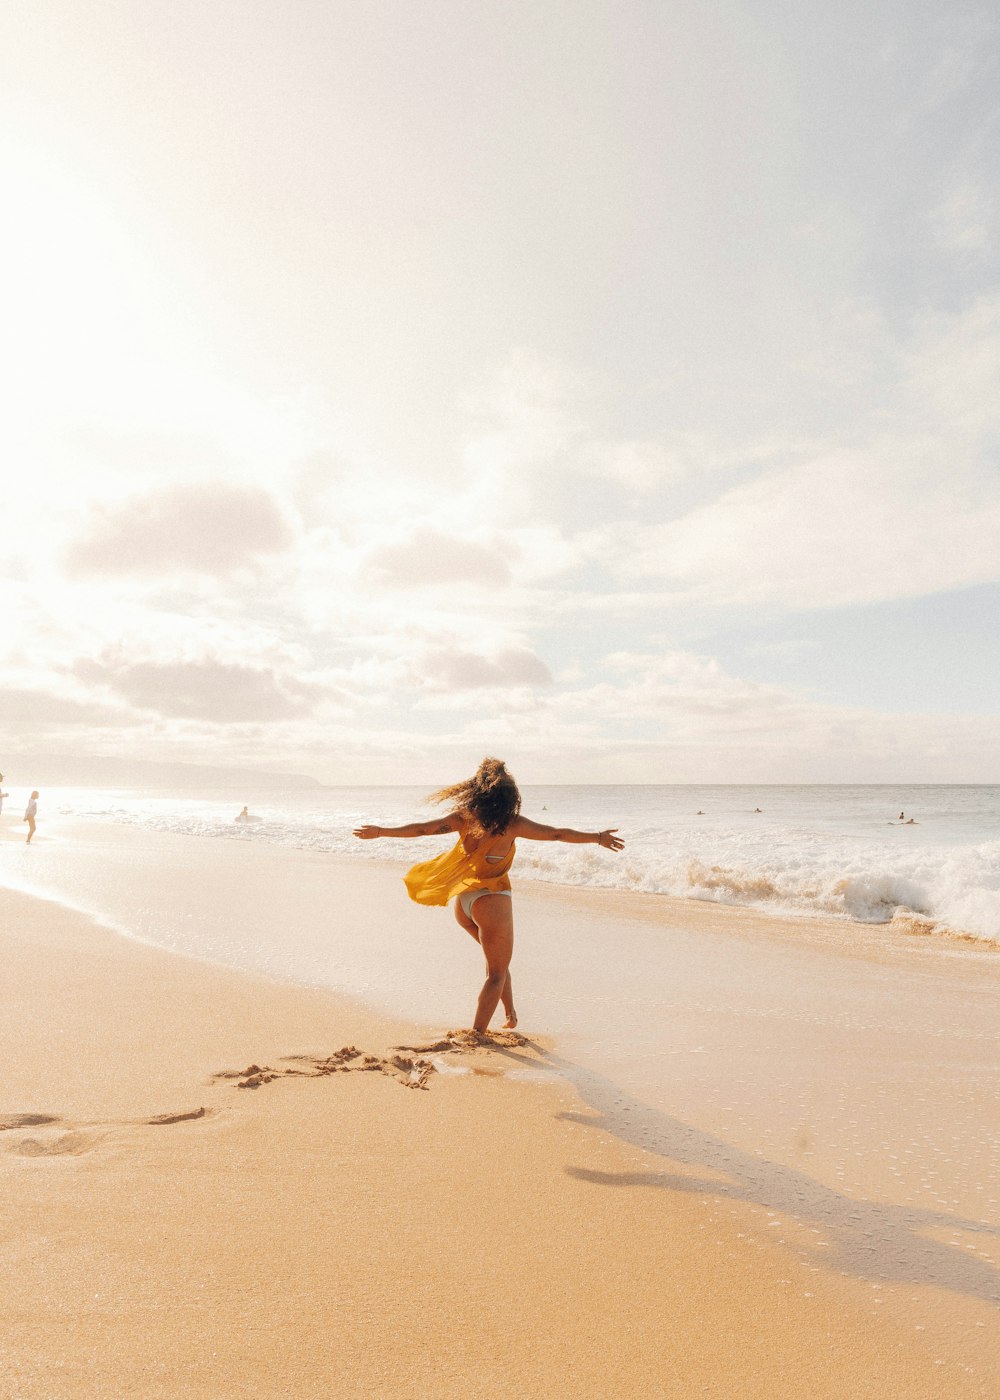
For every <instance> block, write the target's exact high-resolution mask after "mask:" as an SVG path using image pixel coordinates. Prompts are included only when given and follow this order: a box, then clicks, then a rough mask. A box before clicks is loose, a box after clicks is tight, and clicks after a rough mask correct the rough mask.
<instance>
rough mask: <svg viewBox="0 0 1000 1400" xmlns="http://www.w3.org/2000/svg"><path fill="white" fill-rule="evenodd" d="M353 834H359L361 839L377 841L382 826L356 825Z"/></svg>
mask: <svg viewBox="0 0 1000 1400" xmlns="http://www.w3.org/2000/svg"><path fill="white" fill-rule="evenodd" d="M354 835H355V836H360V838H361V840H362V841H377V840H378V838H379V837H380V836H381V835H382V828H381V827H380V826H356V827H355V828H354Z"/></svg>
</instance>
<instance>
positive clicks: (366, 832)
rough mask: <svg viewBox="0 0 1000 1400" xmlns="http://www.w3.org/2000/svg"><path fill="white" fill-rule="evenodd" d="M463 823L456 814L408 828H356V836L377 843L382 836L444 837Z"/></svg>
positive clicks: (407, 826)
mask: <svg viewBox="0 0 1000 1400" xmlns="http://www.w3.org/2000/svg"><path fill="white" fill-rule="evenodd" d="M460 827H461V822H460V820H459V818H458V817H457V816H456V815H455V813H454V812H450V813H449V814H448V816H446V817H435V818H434V820H433V821H429V822H408V823H407V825H406V826H356V827H355V828H354V835H355V836H360V838H361V840H362V841H377V840H378V838H379V837H380V836H444V835H446V833H447V832H449V831H458V830H459V829H460Z"/></svg>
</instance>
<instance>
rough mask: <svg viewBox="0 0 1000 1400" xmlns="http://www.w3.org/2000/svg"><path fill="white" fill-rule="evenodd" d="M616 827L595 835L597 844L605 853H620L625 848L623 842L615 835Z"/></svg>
mask: <svg viewBox="0 0 1000 1400" xmlns="http://www.w3.org/2000/svg"><path fill="white" fill-rule="evenodd" d="M617 831H618V828H617V827H616V826H612V827H609V828H608V830H607V831H599V832H598V833H597V844H598V845H599V846H603V847H604V848H605V850H607V851H621V850H623V849H624V847H625V842H624V841H623V840H622V838H621V837H620V836H618V835H617V834H616V833H617Z"/></svg>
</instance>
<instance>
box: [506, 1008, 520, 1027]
mask: <svg viewBox="0 0 1000 1400" xmlns="http://www.w3.org/2000/svg"><path fill="white" fill-rule="evenodd" d="M516 1025H517V1012H516V1011H513V1010H512V1011H508V1013H507V1019H506V1021H504V1023H503V1028H504V1030H505V1031H512V1030H513V1029H514V1027H515V1026H516Z"/></svg>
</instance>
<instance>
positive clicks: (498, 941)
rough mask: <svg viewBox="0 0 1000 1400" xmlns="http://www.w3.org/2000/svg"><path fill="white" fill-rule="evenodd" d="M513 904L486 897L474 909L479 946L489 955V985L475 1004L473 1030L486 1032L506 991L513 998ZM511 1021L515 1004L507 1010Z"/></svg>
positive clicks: (501, 897)
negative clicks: (511, 983)
mask: <svg viewBox="0 0 1000 1400" xmlns="http://www.w3.org/2000/svg"><path fill="white" fill-rule="evenodd" d="M512 903H513V902H512V900H510V899H509V898H508V897H507V896H506V895H502V894H484V895H483V896H482V897H481V898H479V899H477V900H476V902H475V904H474V905H473V906H472V907H473V909H475V911H476V920H475V921H476V923H477V924H478V925H479V944H480V947H481V948H482V950H483V952H484V953H485V954H486V981H485V982H484V983H483V987H482V991H481V992H480V993H479V1001H478V1002H477V1004H476V1019H475V1020H474V1021H473V1023H472V1025H473V1029H474V1030H477V1031H480V1032H482V1031H485V1030H486V1028H487V1027H488V1026H489V1024H490V1020H491V1018H492V1016H493V1013H494V1011H495V1010H496V1009H497V1002H498V1001H500V999H501V997H502V996H503V993H504V992H505V991H506V992H507V993H508V995H510V972H509V970H508V969H509V967H510V959H511V955H512V953H513V951H514V910H513V907H512ZM505 1006H506V1002H505ZM507 1014H508V1020H516V1019H517V1018H516V1017H515V1016H514V1006H513V1000H512V1001H511V1004H510V1005H509V1006H507Z"/></svg>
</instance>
